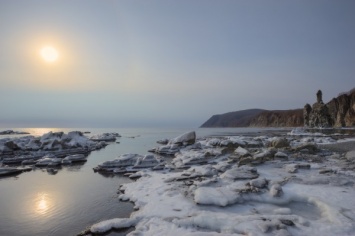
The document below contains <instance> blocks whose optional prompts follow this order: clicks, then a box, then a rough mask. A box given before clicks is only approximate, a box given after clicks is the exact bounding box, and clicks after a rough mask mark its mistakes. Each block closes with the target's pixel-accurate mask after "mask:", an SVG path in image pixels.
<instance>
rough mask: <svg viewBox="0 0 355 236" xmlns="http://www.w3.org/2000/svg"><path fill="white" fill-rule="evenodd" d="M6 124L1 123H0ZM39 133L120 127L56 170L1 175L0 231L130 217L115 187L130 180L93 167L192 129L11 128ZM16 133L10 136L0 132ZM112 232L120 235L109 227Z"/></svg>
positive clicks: (229, 131)
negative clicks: (82, 157) (109, 139)
mask: <svg viewBox="0 0 355 236" xmlns="http://www.w3.org/2000/svg"><path fill="white" fill-rule="evenodd" d="M2 130H5V129H2ZM14 130H19V131H27V132H30V133H31V135H42V134H43V133H46V132H49V131H64V132H69V131H73V130H80V131H91V133H90V134H88V135H89V136H91V135H94V134H97V133H103V132H118V133H120V134H121V135H122V137H121V138H118V139H117V142H120V143H116V142H114V143H111V144H110V145H108V146H107V147H105V148H104V149H102V150H99V151H94V152H92V153H91V154H90V155H89V156H88V161H87V162H86V163H84V164H82V165H75V166H68V167H62V168H61V169H59V171H58V173H57V174H55V175H50V174H49V173H47V171H46V169H40V168H37V169H35V170H33V171H30V172H25V173H22V174H20V175H18V176H15V177H6V178H0V193H1V195H0V196H1V197H0V212H1V214H0V235H14V236H17V235H39V236H41V235H43V236H44V235H58V236H59V235H61V236H62V235H76V234H77V233H79V232H81V231H82V230H84V229H85V228H87V227H89V226H91V225H92V224H94V223H96V222H99V221H102V220H106V219H111V218H117V217H128V216H129V214H130V213H131V212H132V204H131V203H124V202H120V201H119V200H118V194H117V193H116V192H117V189H118V188H119V185H120V184H122V183H126V182H128V181H131V180H130V179H128V178H126V177H123V176H119V175H109V176H104V175H100V174H98V173H94V172H93V170H92V168H93V167H95V166H97V165H98V164H99V163H101V162H103V161H106V160H112V159H114V158H115V157H117V156H118V155H120V154H124V153H138V154H146V153H147V150H148V149H150V148H152V147H154V146H157V144H156V141H157V140H159V139H163V138H173V137H176V136H178V135H180V134H182V133H184V132H186V131H191V130H192V129H170V130H168V129H75V128H70V129H52V128H50V129H14ZM195 130H196V131H197V135H198V136H199V137H201V136H210V135H238V134H244V133H252V134H254V135H256V134H258V133H260V132H286V131H288V130H289V129H281V130H280V129H258V128H224V129H195ZM5 137H16V135H12V136H0V138H5ZM110 235H119V234H118V233H117V232H111V233H110Z"/></svg>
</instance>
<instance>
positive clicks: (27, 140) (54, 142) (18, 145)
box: [0, 131, 107, 164]
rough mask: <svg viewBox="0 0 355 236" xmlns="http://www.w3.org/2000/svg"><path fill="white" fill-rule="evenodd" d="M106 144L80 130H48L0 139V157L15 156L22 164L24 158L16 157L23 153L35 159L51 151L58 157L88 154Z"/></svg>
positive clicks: (15, 160) (18, 162)
mask: <svg viewBox="0 0 355 236" xmlns="http://www.w3.org/2000/svg"><path fill="white" fill-rule="evenodd" d="M106 145H107V144H106V143H105V142H94V141H92V140H90V139H89V138H87V137H86V136H84V135H83V134H82V133H81V132H79V131H72V132H69V133H68V134H65V133H63V132H48V133H46V134H43V135H42V136H39V137H34V136H23V137H19V138H11V139H9V138H6V139H0V157H1V156H5V158H14V159H13V161H14V162H17V164H20V163H21V162H20V161H23V160H19V161H17V159H16V158H18V157H19V156H23V155H27V156H28V155H30V156H33V159H36V158H37V159H38V158H40V157H43V156H45V155H47V154H49V153H51V154H53V155H55V156H56V157H66V156H68V155H73V154H88V153H89V152H91V151H93V150H98V149H101V148H103V147H105V146H106ZM8 161H9V162H10V161H11V160H8Z"/></svg>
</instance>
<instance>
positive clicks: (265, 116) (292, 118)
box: [249, 109, 303, 127]
mask: <svg viewBox="0 0 355 236" xmlns="http://www.w3.org/2000/svg"><path fill="white" fill-rule="evenodd" d="M249 126H252V127H298V126H303V110H302V109H295V110H274V111H264V112H262V113H260V114H258V115H257V116H255V117H254V118H253V119H252V120H251V122H250V125H249Z"/></svg>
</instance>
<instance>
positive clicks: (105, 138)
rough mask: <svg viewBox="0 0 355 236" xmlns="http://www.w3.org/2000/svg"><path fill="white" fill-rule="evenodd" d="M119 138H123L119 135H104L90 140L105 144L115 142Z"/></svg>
mask: <svg viewBox="0 0 355 236" xmlns="http://www.w3.org/2000/svg"><path fill="white" fill-rule="evenodd" d="M117 137H121V135H120V134H118V133H103V134H97V135H93V136H92V137H91V138H90V139H91V140H93V141H105V142H114V141H116V138H117Z"/></svg>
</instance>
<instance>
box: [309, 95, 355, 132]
mask: <svg viewBox="0 0 355 236" xmlns="http://www.w3.org/2000/svg"><path fill="white" fill-rule="evenodd" d="M303 114H304V120H305V126H307V127H344V126H355V89H352V90H350V91H349V92H347V93H341V94H339V96H338V97H336V98H333V99H332V100H331V101H330V102H328V103H327V104H324V103H323V100H322V91H320V90H319V91H318V93H317V102H316V103H314V104H313V106H312V107H311V106H310V105H309V104H306V105H305V107H304V110H303Z"/></svg>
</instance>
